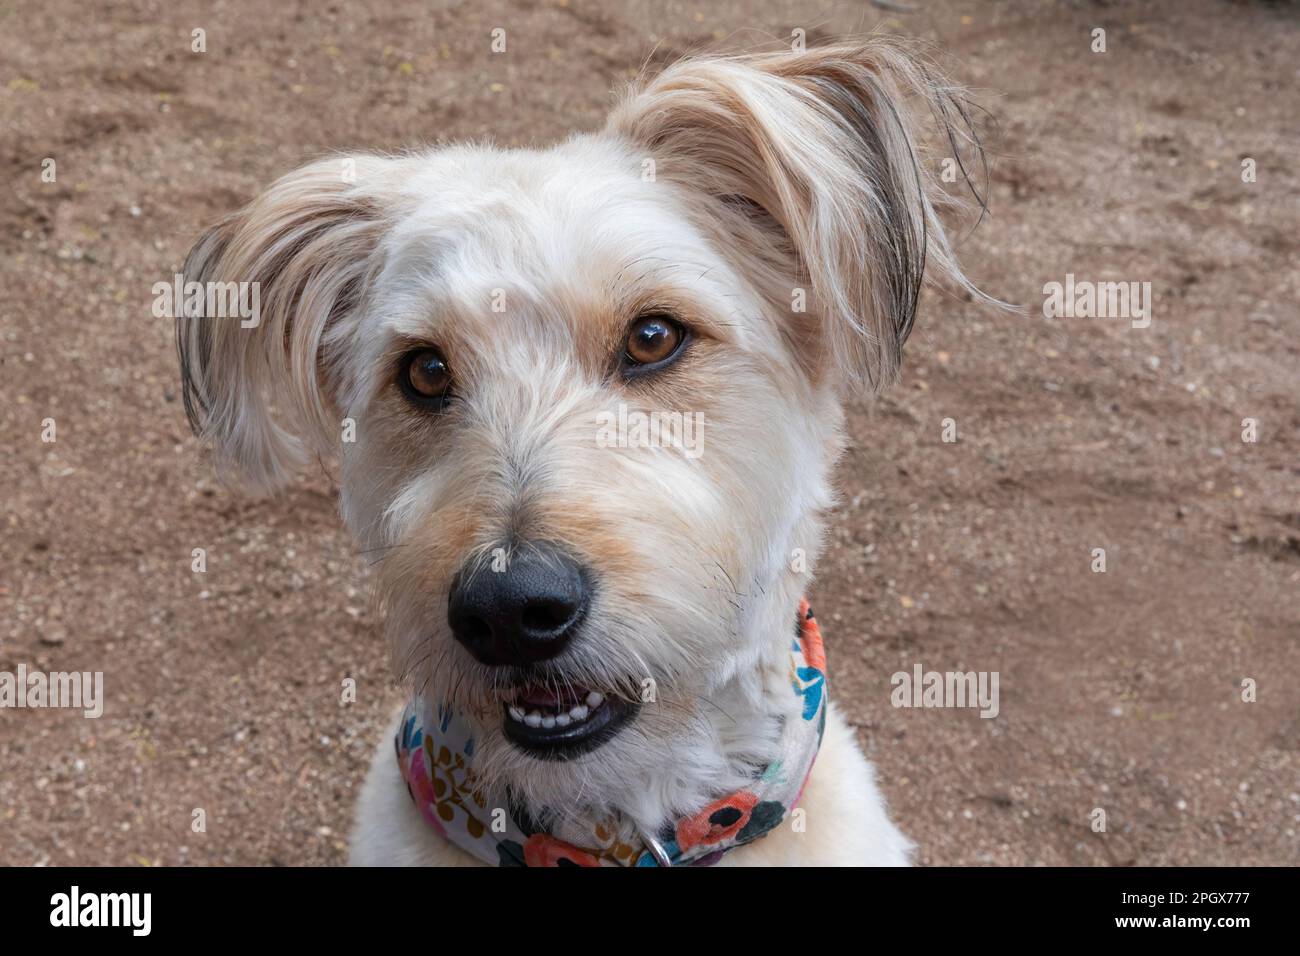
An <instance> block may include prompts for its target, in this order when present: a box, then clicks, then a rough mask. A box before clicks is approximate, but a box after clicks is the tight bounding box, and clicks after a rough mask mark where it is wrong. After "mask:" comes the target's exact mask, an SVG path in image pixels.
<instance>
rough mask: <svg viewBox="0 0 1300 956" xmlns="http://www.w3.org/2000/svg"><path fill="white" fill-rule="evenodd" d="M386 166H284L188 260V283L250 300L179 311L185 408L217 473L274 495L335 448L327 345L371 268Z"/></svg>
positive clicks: (334, 162)
mask: <svg viewBox="0 0 1300 956" xmlns="http://www.w3.org/2000/svg"><path fill="white" fill-rule="evenodd" d="M390 162H392V161H391V160H387V159H383V158H380V157H367V156H358V157H349V158H347V159H344V158H335V159H328V160H322V161H320V162H317V163H314V164H312V165H310V166H306V167H304V168H302V169H300V170H297V171H296V172H293V173H290V174H289V175H287V176H285V177H284V178H282V179H280V180H279V181H278V182H276V183H275V184H274V185H273V186H271V188H270V189H268V190H267V191H266V192H265V193H263V194H262V195H261V196H260V197H258V198H257V199H256V200H254V201H253V202H252V204H250V205H249V206H248V207H247V208H245V209H244V210H242V211H241V212H238V213H235V214H234V215H232V216H231V217H229V218H228V219H226V220H225V221H223V222H221V223H220V224H218V225H217V226H215V227H214V228H212V229H211V230H210V231H209V232H208V233H207V234H206V235H204V236H203V238H201V239H200V240H199V241H198V243H197V244H196V245H195V246H194V248H193V250H191V252H190V254H189V257H188V258H187V259H186V262H185V266H184V270H183V272H184V279H185V282H186V284H187V286H188V284H189V283H192V282H198V283H202V284H204V286H205V287H206V288H211V286H209V285H208V284H209V283H249V284H250V285H248V286H245V287H244V288H245V290H251V291H250V294H249V295H248V296H247V300H251V302H253V303H255V304H256V305H257V308H256V309H255V310H252V311H255V312H256V314H255V315H254V316H252V318H247V319H245V318H241V316H238V315H235V316H232V317H218V316H217V315H214V314H211V310H210V309H208V310H205V309H204V308H203V306H202V305H198V306H196V305H195V304H193V303H191V302H190V300H189V299H188V298H187V300H186V307H185V308H184V309H183V310H182V309H180V308H179V307H178V308H177V314H178V316H179V317H178V319H177V324H176V342H177V346H178V349H179V352H180V365H181V380H182V391H183V395H184V400H185V411H186V414H187V415H188V416H189V420H190V426H191V427H192V428H193V429H194V432H195V434H197V435H198V436H199V437H200V438H201V439H203V440H204V441H205V442H208V443H210V444H211V445H212V446H213V449H214V452H215V457H216V462H217V466H218V470H219V471H220V472H221V473H223V474H224V475H227V476H232V477H235V478H238V479H242V481H243V482H244V483H246V484H248V485H250V486H252V487H253V488H254V489H257V490H261V491H270V490H274V489H275V488H276V487H278V486H279V485H281V484H283V482H284V481H285V480H287V479H288V477H289V476H290V475H291V474H292V473H293V472H294V470H296V469H297V468H299V467H301V466H302V464H303V463H304V461H305V460H307V459H308V458H309V457H310V455H311V454H312V452H314V451H315V452H321V451H325V450H327V449H329V448H331V447H333V439H334V438H335V437H337V436H338V434H339V422H338V416H337V415H336V414H334V408H333V403H332V391H333V389H332V387H331V380H332V378H333V377H334V371H333V370H332V368H331V362H330V357H329V356H328V355H326V354H325V349H324V348H323V346H324V344H325V342H326V339H327V333H328V331H329V330H330V329H331V328H332V327H333V326H334V325H335V324H336V323H338V322H339V321H340V319H341V317H342V316H343V315H345V314H346V313H348V312H350V311H351V310H353V309H355V308H356V307H357V304H358V301H359V298H360V295H361V292H362V290H363V289H364V287H365V282H364V279H365V277H366V276H367V275H368V273H369V272H370V271H371V269H372V268H373V267H374V261H373V260H374V258H375V251H376V247H377V245H378V241H379V238H380V236H381V235H382V233H383V231H384V229H385V227H386V223H385V220H384V214H383V210H382V209H381V208H380V205H379V202H378V200H377V196H378V193H377V190H376V184H375V179H376V177H377V175H378V174H379V172H380V171H381V169H382V168H383V167H384V166H385V165H386V164H388V163H390ZM353 174H355V175H353ZM208 301H209V302H210V301H212V300H211V298H209V299H208ZM205 311H207V312H208V314H204V313H205Z"/></svg>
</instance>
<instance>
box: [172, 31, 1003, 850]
mask: <svg viewBox="0 0 1300 956" xmlns="http://www.w3.org/2000/svg"><path fill="white" fill-rule="evenodd" d="M931 121H933V125H934V126H935V127H936V128H937V129H938V130H939V131H940V133H941V135H940V136H939V137H938V140H937V141H938V142H939V143H940V144H942V146H943V147H945V148H947V147H948V146H951V147H952V155H953V159H955V162H956V165H957V166H959V167H960V168H961V170H962V174H963V177H965V170H966V166H967V162H965V161H963V160H962V159H960V158H958V157H957V153H958V147H960V148H961V149H962V150H964V151H965V152H967V153H970V151H971V150H974V151H975V155H977V156H979V157H980V158H981V159H982V156H983V154H982V152H980V151H979V144H978V139H977V138H976V137H975V136H974V130H973V126H972V124H971V122H970V116H969V112H968V109H967V106H966V103H965V100H964V99H963V97H962V95H961V94H960V93H959V92H957V91H956V90H955V89H954V88H952V87H950V86H948V85H947V84H946V82H945V81H944V80H943V79H942V77H941V75H940V74H939V73H938V72H937V71H936V70H935V69H934V68H933V67H932V66H930V65H929V64H928V63H927V62H926V61H925V60H924V59H923V58H922V57H920V56H918V55H917V54H916V52H915V51H914V50H912V49H911V48H910V47H908V46H906V45H904V44H902V43H900V42H898V41H893V40H887V39H883V38H878V37H877V38H867V39H861V40H855V41H851V42H841V43H837V44H833V45H829V46H824V47H820V48H810V49H806V50H796V51H781V52H776V53H758V54H747V55H729V56H722V55H714V56H701V57H697V58H688V59H684V60H681V61H678V62H676V63H673V64H671V65H669V66H667V67H666V68H665V69H663V70H662V71H661V72H659V73H658V74H657V75H656V76H654V77H652V78H648V79H643V80H641V81H639V83H637V84H636V85H634V86H633V87H632V89H630V90H629V91H628V93H627V94H626V95H625V96H624V97H623V98H622V99H621V101H620V102H619V103H618V105H617V106H616V107H615V108H614V109H613V110H612V112H611V113H610V115H609V117H608V119H607V122H606V124H605V125H604V127H603V128H602V129H600V130H599V131H598V132H594V133H588V134H583V135H575V136H573V137H572V138H570V139H569V140H567V141H565V142H562V143H560V144H558V145H554V146H552V147H550V148H546V149H511V150H504V149H497V148H492V147H489V146H479V145H451V146H445V147H441V148H436V149H431V150H427V151H419V152H412V153H410V154H406V155H400V156H381V155H349V156H342V157H334V158H327V159H323V160H320V161H318V162H315V163H313V164H311V165H308V166H306V167H305V168H302V169H299V170H298V171H296V172H293V173H290V174H289V175H287V176H285V177H284V178H283V179H281V180H279V181H278V182H277V183H275V184H274V185H273V186H271V187H270V189H269V190H267V191H266V192H265V193H264V194H263V195H261V196H260V197H259V198H257V199H256V200H255V201H253V202H252V203H251V205H249V206H248V207H247V208H246V209H244V210H242V211H241V212H238V213H236V214H234V215H233V216H231V217H229V218H228V219H226V220H225V221H223V222H221V223H219V224H218V225H216V226H215V227H214V228H212V229H211V230H210V231H209V232H207V233H206V234H205V235H204V236H203V237H202V238H201V239H200V240H199V241H198V243H197V244H196V245H195V247H194V248H193V250H192V251H191V253H190V255H189V257H188V259H187V261H186V264H185V267H184V273H185V277H186V278H187V280H190V281H195V282H199V283H204V284H211V283H232V282H247V283H253V284H255V286H254V287H255V288H256V289H258V290H259V292H260V299H259V302H260V313H259V315H258V316H257V319H256V322H247V321H245V322H240V321H229V320H223V319H217V318H208V317H204V316H203V315H202V314H200V313H201V311H202V310H201V309H193V308H191V309H188V310H187V312H186V314H185V315H183V316H182V317H181V318H180V320H179V321H178V323H177V337H178V345H179V351H180V364H181V369H182V377H183V383H184V398H185V405H186V410H187V412H188V414H189V417H190V421H191V424H192V425H193V427H194V430H195V432H196V433H197V434H198V435H199V436H200V437H201V438H202V439H203V440H204V442H206V443H207V444H209V445H211V447H212V449H213V454H214V458H215V463H216V465H217V467H218V469H219V470H220V472H221V473H222V474H223V475H226V476H229V477H230V478H232V479H233V480H237V481H239V482H241V483H243V484H245V485H247V486H250V487H251V488H252V489H254V490H256V491H261V492H270V491H274V490H275V489H277V488H279V487H281V486H282V485H283V484H284V483H285V482H286V480H288V479H289V478H290V477H291V476H292V475H293V474H294V473H295V471H297V470H298V469H300V468H302V467H303V466H304V465H305V464H307V463H308V462H311V461H313V460H315V459H320V460H324V459H325V458H326V457H328V458H330V459H331V460H334V461H337V469H338V484H339V489H340V492H339V493H340V508H341V513H342V518H343V520H344V522H345V523H346V525H347V527H348V528H349V529H350V531H351V532H352V534H353V535H354V536H355V538H356V540H357V541H358V542H359V545H360V548H361V549H362V550H363V551H365V552H366V553H368V554H369V555H371V556H375V557H377V558H378V566H379V568H380V570H379V572H378V587H377V590H378V599H379V606H380V609H381V612H382V619H383V621H384V626H385V628H386V631H387V634H388V636H389V638H390V639H391V643H392V647H393V649H394V651H393V661H394V667H395V670H396V673H397V676H398V678H399V679H400V680H402V681H404V682H406V683H407V684H408V685H409V686H410V688H411V702H410V703H409V704H408V705H407V707H406V708H405V709H404V710H403V712H402V713H401V714H399V715H395V717H394V722H393V725H392V727H391V728H390V731H389V734H388V735H387V736H386V737H385V739H384V740H383V741H382V742H381V744H380V745H379V747H378V749H377V751H376V753H375V756H374V759H373V762H372V765H371V767H370V769H369V772H368V775H367V777H366V780H365V784H364V787H363V789H362V792H361V796H360V801H359V806H358V811H357V818H356V822H355V825H354V829H353V833H352V837H351V844H350V861H351V862H352V863H354V864H359V865H387V864H411V865H439V866H442V865H461V864H485V865H494V864H499V865H511V864H514V865H552V864H553V865H564V864H578V865H607V864H620V865H629V866H656V865H657V866H674V865H691V864H703V863H723V864H728V865H734V864H740V865H863V864H869V865H905V864H907V863H909V862H910V853H911V851H912V844H911V843H910V842H909V840H908V839H907V838H906V837H905V836H904V835H903V834H902V833H901V832H900V831H899V829H898V828H897V827H896V826H895V825H894V824H893V823H892V822H891V820H890V818H889V816H888V814H887V812H886V807H885V803H884V800H883V799H882V797H881V794H880V791H879V789H878V788H877V785H876V782H875V780H874V776H873V769H872V767H871V766H870V764H869V763H868V762H867V761H866V759H865V758H864V757H863V755H862V753H861V751H860V750H859V747H858V744H857V742H856V740H855V736H854V733H853V731H852V729H851V728H850V727H849V725H848V724H847V723H846V722H845V720H844V718H843V717H842V716H841V715H840V713H839V711H838V710H837V709H836V707H835V705H834V703H833V702H830V701H829V695H828V693H827V687H828V684H827V680H826V671H825V661H824V656H823V653H822V648H821V638H820V630H819V628H818V625H817V621H816V618H815V617H814V616H813V614H812V611H811V609H809V608H808V606H807V604H806V601H805V594H806V592H807V590H808V587H809V584H810V581H811V579H812V574H813V569H814V568H815V565H816V557H817V553H818V551H819V542H820V540H821V537H822V533H823V526H824V523H825V515H826V513H827V511H828V509H829V508H830V507H831V506H832V504H833V503H834V500H835V497H834V494H833V492H832V486H831V473H832V469H833V466H834V464H835V462H836V459H837V457H838V456H839V454H840V451H841V449H842V446H843V443H844V439H843V430H842V423H843V419H844V412H843V406H844V403H845V401H847V400H848V399H849V398H850V397H852V396H854V395H857V394H862V393H869V392H871V391H873V390H875V389H878V388H879V387H881V386H883V385H885V384H887V383H889V382H890V381H891V380H893V379H894V378H895V377H896V375H897V372H898V369H899V364H900V361H901V355H902V349H903V344H904V342H905V341H906V339H907V337H908V334H909V332H910V330H911V328H912V325H913V319H914V316H915V313H916V310H917V304H918V298H919V295H920V290H921V287H922V278H923V273H924V272H925V270H926V269H927V267H928V268H929V269H930V274H931V276H935V275H937V276H939V277H940V278H942V279H944V280H946V281H947V282H948V283H949V284H950V285H955V286H956V287H957V288H959V289H963V290H965V292H966V293H967V294H969V295H972V296H981V295H982V294H981V293H979V291H978V290H977V289H976V288H975V287H974V285H973V284H972V283H971V282H970V281H969V280H968V279H967V278H966V276H965V275H964V274H963V271H962V269H961V268H960V266H959V265H958V263H957V261H956V259H955V257H954V254H953V251H952V248H951V244H950V241H949V239H948V238H947V233H946V232H945V227H944V224H943V222H942V221H941V217H940V212H941V211H942V207H944V206H945V205H947V204H949V203H950V202H953V201H954V199H953V197H952V196H951V194H950V193H949V192H947V191H946V190H945V189H944V188H943V187H942V186H941V185H940V184H939V180H940V178H941V177H940V175H938V173H939V169H940V165H941V164H940V162H938V161H937V160H938V159H939V158H940V157H938V156H937V155H934V156H932V155H930V154H929V153H928V152H927V151H926V150H925V149H924V148H923V146H922V143H923V139H924V138H923V135H922V133H923V127H924V126H926V125H928V124H930V123H931ZM966 178H968V179H969V177H966ZM972 190H973V191H974V189H973V187H972ZM977 195H978V193H977ZM654 416H664V421H667V422H668V423H669V425H670V426H673V425H674V423H680V422H683V421H691V422H698V423H700V426H701V427H700V430H699V434H698V435H696V436H694V439H695V440H690V441H688V440H685V439H684V436H683V434H682V430H681V429H680V428H676V427H663V428H660V429H644V430H638V434H637V436H633V437H629V436H628V434H627V432H628V431H631V430H635V429H632V428H630V426H628V425H627V423H628V422H629V421H632V420H634V419H635V420H638V421H645V420H649V418H652V417H654ZM661 424H662V423H661ZM602 427H603V428H605V429H606V431H607V432H608V433H609V434H607V435H606V438H611V437H612V440H603V441H602V440H598V435H599V434H600V432H601V429H602ZM665 432H667V433H670V434H667V435H666V436H665ZM647 435H649V436H650V437H651V438H653V439H656V440H644V439H646V436H647ZM686 437H687V438H689V437H690V436H686ZM701 439H702V440H701ZM830 637H831V639H832V640H833V638H834V635H831V636H830Z"/></svg>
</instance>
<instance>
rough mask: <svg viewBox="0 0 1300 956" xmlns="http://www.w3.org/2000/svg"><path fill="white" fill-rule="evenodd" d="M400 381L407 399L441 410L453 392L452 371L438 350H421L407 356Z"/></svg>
mask: <svg viewBox="0 0 1300 956" xmlns="http://www.w3.org/2000/svg"><path fill="white" fill-rule="evenodd" d="M398 381H399V383H400V384H401V386H402V391H403V392H405V393H406V397H407V398H409V399H411V400H412V401H414V402H417V403H419V404H422V405H433V406H435V407H438V408H441V407H442V406H443V405H444V404H446V402H447V399H448V398H449V393H450V391H451V369H449V368H448V367H447V360H446V359H444V358H443V357H442V353H441V352H439V351H438V350H437V349H419V350H417V351H415V352H411V353H410V354H409V355H407V357H406V359H405V361H404V363H403V366H402V373H401V376H400V377H399V379H398Z"/></svg>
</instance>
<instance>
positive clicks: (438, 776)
mask: <svg viewBox="0 0 1300 956" xmlns="http://www.w3.org/2000/svg"><path fill="white" fill-rule="evenodd" d="M790 685H791V688H792V689H793V692H794V694H795V695H796V696H797V697H800V698H802V699H803V709H802V710H801V711H800V718H801V719H798V720H794V721H786V722H785V726H784V727H783V729H782V733H781V739H780V742H779V747H780V752H779V755H778V756H777V758H776V759H775V760H773V761H772V762H771V763H770V764H768V765H767V766H766V767H763V768H761V770H759V771H758V772H757V773H756V775H755V778H754V783H753V785H752V786H750V787H748V788H746V789H743V790H740V791H737V792H735V793H729V794H725V795H723V796H720V797H719V798H718V799H716V800H714V801H713V802H712V803H710V804H709V805H708V806H706V807H704V808H703V809H702V810H700V811H699V812H698V813H695V814H693V815H691V816H689V817H686V818H685V819H682V820H678V821H677V822H676V823H673V822H672V821H669V823H668V824H667V825H665V826H664V828H663V829H662V830H661V831H660V832H659V833H658V834H657V835H655V836H654V837H650V836H647V835H645V834H641V833H638V832H637V831H636V829H635V828H634V827H633V826H632V824H631V823H630V821H627V820H624V819H623V818H621V817H620V816H619V815H618V814H614V815H613V816H612V817H610V818H607V819H604V820H595V821H587V822H583V823H581V824H577V825H570V826H568V827H567V828H566V831H565V832H564V833H563V836H564V839H561V838H560V836H558V835H556V834H552V833H548V832H546V831H544V830H543V829H542V828H541V827H539V826H538V825H537V824H536V823H535V822H533V821H532V820H531V819H529V817H528V814H527V813H526V812H525V811H524V810H523V809H522V808H521V807H519V806H517V805H515V804H514V803H513V802H512V801H509V800H507V801H506V804H507V807H508V810H502V809H496V810H493V809H490V808H489V807H490V805H489V803H488V800H487V798H486V797H485V796H484V795H482V794H481V793H479V792H478V790H477V789H476V787H475V785H474V784H475V778H474V767H473V761H474V737H473V732H472V731H471V729H470V728H469V726H468V725H467V723H466V722H465V721H464V720H462V719H460V718H459V717H458V716H457V715H456V714H455V713H453V712H452V710H451V709H450V708H449V707H447V706H445V705H440V706H438V707H437V708H436V712H435V711H434V709H433V708H431V707H429V706H427V705H426V703H425V702H424V701H423V700H421V699H420V698H419V697H416V698H415V699H413V700H412V701H411V702H410V703H409V704H407V706H406V712H405V713H403V714H402V721H401V724H400V725H399V727H398V731H397V740H396V744H397V763H398V766H399V767H400V768H401V770H402V777H403V778H404V779H405V780H406V785H407V790H408V791H410V794H411V799H413V800H414V801H415V804H416V806H417V807H419V809H420V814H421V816H423V817H424V819H425V820H426V821H427V822H428V824H429V825H430V826H431V827H433V829H434V830H436V831H437V832H438V834H439V836H442V837H443V838H444V839H447V840H450V841H451V842H452V843H454V844H455V845H456V846H458V847H460V848H461V849H462V850H464V851H465V852H467V853H469V854H471V855H473V856H475V857H477V858H478V859H480V860H482V861H483V862H484V863H487V864H489V865H491V866H709V865H711V864H714V863H717V862H718V860H720V859H721V858H722V855H723V854H724V853H725V852H726V851H727V850H730V849H732V848H734V847H738V846H743V845H744V844H746V843H750V842H752V841H754V840H757V839H758V838H759V837H761V836H763V835H765V834H767V833H768V832H769V831H771V830H773V829H775V828H776V827H777V826H779V825H780V824H781V822H782V821H783V820H785V818H786V816H787V815H788V814H789V812H790V811H791V810H792V809H793V808H794V807H795V805H796V804H797V803H798V802H799V797H800V796H801V795H802V794H803V788H804V784H805V783H807V781H808V774H809V773H810V772H811V770H812V765H813V760H814V759H815V758H816V756H817V750H818V748H819V747H820V746H821V739H822V734H823V733H824V732H825V729H826V655H825V652H824V650H823V648H822V637H821V629H820V628H819V627H818V625H817V621H816V619H815V618H814V617H813V613H812V609H811V608H810V607H809V606H808V602H807V601H803V602H801V604H800V607H799V617H798V620H797V627H796V631H795V637H794V639H793V641H792V642H791V647H790ZM571 830H573V831H576V832H569V831H571Z"/></svg>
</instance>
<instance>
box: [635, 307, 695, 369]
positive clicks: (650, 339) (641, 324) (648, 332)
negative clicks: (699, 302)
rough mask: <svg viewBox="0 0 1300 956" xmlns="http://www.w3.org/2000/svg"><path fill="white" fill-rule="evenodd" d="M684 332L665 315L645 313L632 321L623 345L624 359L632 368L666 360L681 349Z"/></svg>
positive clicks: (652, 364) (658, 363)
mask: <svg viewBox="0 0 1300 956" xmlns="http://www.w3.org/2000/svg"><path fill="white" fill-rule="evenodd" d="M685 341H686V332H685V330H684V329H683V328H682V327H681V325H680V324H678V323H677V322H676V321H675V320H674V319H671V318H669V317H668V316H666V315H645V316H642V317H641V318H639V319H637V320H636V321H635V322H634V323H632V328H631V329H629V330H628V334H627V344H626V345H625V346H624V351H625V360H626V362H627V364H628V365H629V366H631V367H633V368H638V367H640V366H654V365H660V364H662V363H664V362H667V361H668V360H669V359H671V358H672V357H673V356H674V355H676V354H677V353H678V351H680V350H681V347H682V343H683V342H685Z"/></svg>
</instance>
